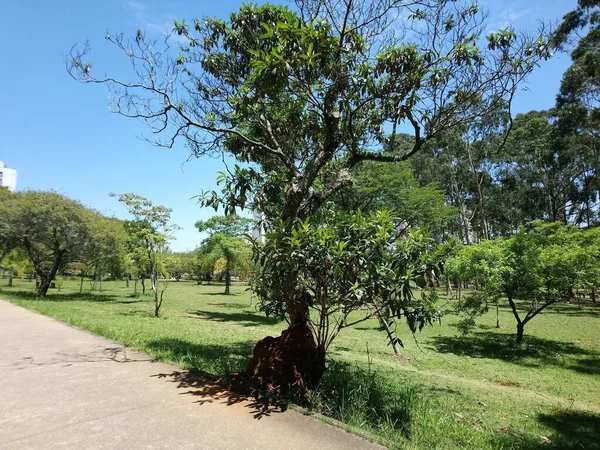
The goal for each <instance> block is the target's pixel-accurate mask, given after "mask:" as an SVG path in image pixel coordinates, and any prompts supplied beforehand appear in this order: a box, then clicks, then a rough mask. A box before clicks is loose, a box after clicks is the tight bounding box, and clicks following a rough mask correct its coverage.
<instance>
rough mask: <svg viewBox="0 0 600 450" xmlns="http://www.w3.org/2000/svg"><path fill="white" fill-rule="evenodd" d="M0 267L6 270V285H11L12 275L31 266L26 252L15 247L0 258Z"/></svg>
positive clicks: (20, 272)
mask: <svg viewBox="0 0 600 450" xmlns="http://www.w3.org/2000/svg"><path fill="white" fill-rule="evenodd" d="M0 267H1V268H2V269H4V270H5V271H7V272H8V287H12V285H13V277H14V276H15V275H16V274H22V273H24V272H25V271H26V270H28V269H31V267H32V266H31V262H30V261H29V258H28V256H27V252H25V250H23V249H22V248H16V249H13V250H12V251H11V252H9V253H8V254H7V255H6V256H5V257H4V259H0Z"/></svg>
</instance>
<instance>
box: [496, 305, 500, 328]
mask: <svg viewBox="0 0 600 450" xmlns="http://www.w3.org/2000/svg"><path fill="white" fill-rule="evenodd" d="M496 328H500V308H499V306H498V302H496Z"/></svg>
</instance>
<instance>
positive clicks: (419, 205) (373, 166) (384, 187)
mask: <svg viewBox="0 0 600 450" xmlns="http://www.w3.org/2000/svg"><path fill="white" fill-rule="evenodd" d="M353 178H354V185H353V186H352V187H348V188H346V189H344V190H342V191H340V193H339V195H338V196H336V197H335V199H334V202H335V203H336V204H337V205H339V207H340V208H341V209H342V210H343V211H347V212H350V211H356V210H359V209H360V210H361V211H363V212H369V211H377V210H381V209H386V210H388V211H391V212H392V213H393V214H394V215H395V216H397V217H398V218H399V219H401V220H402V221H403V222H404V223H405V226H406V227H409V226H411V227H413V228H425V229H427V230H430V231H432V232H434V233H436V234H437V235H440V234H441V231H442V230H444V229H445V228H447V222H448V221H449V220H451V219H453V218H454V217H455V216H456V209H455V208H453V207H452V206H448V205H446V199H445V195H444V192H443V191H442V190H441V189H439V187H438V186H437V185H436V184H433V183H430V184H427V185H425V186H420V184H419V182H418V180H417V179H416V178H415V176H414V173H413V170H412V169H411V167H410V166H409V165H408V163H407V162H399V163H387V164H384V163H377V162H370V161H369V162H364V163H363V164H361V165H359V166H357V167H356V168H355V169H354V170H353Z"/></svg>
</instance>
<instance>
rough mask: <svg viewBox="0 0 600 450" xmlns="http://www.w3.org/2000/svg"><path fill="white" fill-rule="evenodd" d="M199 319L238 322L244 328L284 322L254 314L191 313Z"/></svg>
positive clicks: (200, 311)
mask: <svg viewBox="0 0 600 450" xmlns="http://www.w3.org/2000/svg"><path fill="white" fill-rule="evenodd" d="M190 314H192V315H193V316H196V318H198V319H204V320H212V321H213V322H236V323H238V324H240V325H242V326H244V327H257V326H261V325H277V324H279V323H281V322H282V320H281V319H279V318H278V317H267V316H262V315H259V314H256V313H253V312H237V313H224V312H217V311H202V310H196V311H190Z"/></svg>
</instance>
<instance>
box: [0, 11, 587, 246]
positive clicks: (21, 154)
mask: <svg viewBox="0 0 600 450" xmlns="http://www.w3.org/2000/svg"><path fill="white" fill-rule="evenodd" d="M240 4H241V2H239V1H234V0H220V1H215V0H197V1H174V0H171V1H159V0H135V1H117V0H102V1H82V0H76V1H72V0H58V1H55V2H49V1H43V0H24V1H18V2H17V1H12V2H11V1H7V0H5V1H2V2H0V41H1V42H3V43H4V45H3V58H2V60H3V64H2V68H1V69H0V87H1V89H2V94H3V98H2V106H0V136H1V139H0V160H3V161H4V162H5V163H6V164H7V165H8V166H10V167H14V168H16V169H17V170H18V189H19V190H22V189H54V190H57V191H58V192H60V193H62V194H65V195H67V196H69V197H71V198H74V199H77V200H79V201H81V202H82V203H84V204H86V205H88V206H91V207H94V208H96V209H98V210H100V211H102V212H103V213H105V214H109V215H116V216H117V217H126V213H125V210H124V208H122V207H121V205H120V204H119V203H118V202H117V201H116V200H115V199H112V198H109V196H108V193H109V192H117V193H123V192H135V193H137V194H140V195H143V196H145V197H148V198H149V199H151V200H152V201H153V202H154V203H156V204H163V205H165V206H168V207H170V208H172V209H173V215H172V218H173V222H174V223H176V224H178V225H179V226H180V227H182V229H181V230H180V231H179V232H178V233H177V240H176V241H175V242H173V245H172V247H173V248H174V249H175V250H187V249H193V248H194V247H196V246H197V245H198V243H199V242H200V240H201V236H200V235H199V233H198V232H197V231H196V230H195V228H194V222H195V221H196V220H198V219H205V218H208V217H210V216H211V215H213V214H214V211H213V210H211V209H200V208H199V207H198V206H197V204H196V202H195V201H194V200H190V198H191V197H193V196H194V195H197V194H198V193H199V192H200V191H201V190H202V189H208V188H212V187H214V186H215V178H216V172H218V171H220V170H222V168H223V167H222V162H221V161H220V160H219V159H211V158H208V157H206V158H202V159H195V160H192V161H189V162H186V160H187V158H188V153H187V150H186V149H185V147H184V145H183V142H179V144H178V145H177V146H176V147H174V148H173V149H170V150H167V149H162V148H155V147H152V146H151V145H149V144H148V143H146V142H143V141H141V140H140V139H138V138H137V136H140V135H141V134H143V132H144V131H145V128H144V127H143V125H141V124H139V123H137V122H135V121H132V120H128V119H125V118H123V117H120V116H117V115H115V114H111V113H109V112H108V109H107V94H108V92H107V90H106V88H105V87H102V86H90V85H81V84H78V83H76V82H75V81H73V80H72V79H71V78H70V77H69V76H68V75H67V73H66V71H65V67H64V62H63V57H62V55H63V54H64V53H67V52H68V51H69V49H70V48H71V46H72V45H73V44H75V43H82V42H84V41H85V40H86V39H88V38H89V40H90V43H91V46H92V51H93V58H92V60H93V61H94V71H100V73H104V72H107V73H115V72H119V71H120V70H121V69H122V67H124V65H123V64H124V63H126V61H125V60H123V59H122V58H121V55H119V54H118V53H116V52H114V51H113V49H112V48H111V47H110V46H109V44H108V43H106V42H105V40H104V35H105V33H106V30H109V31H110V32H111V33H115V32H120V31H123V32H125V33H130V34H133V33H135V31H136V30H137V29H138V28H142V29H144V30H145V31H146V32H147V33H162V32H164V31H168V30H170V29H171V28H172V25H171V24H172V21H173V19H179V20H180V19H184V18H185V19H186V20H187V21H188V22H189V21H190V20H191V19H193V18H195V17H203V16H213V15H217V16H224V15H226V14H227V13H229V12H231V11H233V10H235V9H237V8H238V7H239V5H240ZM575 4H576V0H527V1H525V0H520V1H517V0H504V1H496V0H486V1H482V2H481V5H482V6H483V7H484V9H487V10H488V11H489V20H488V24H489V26H488V28H489V29H490V30H493V29H497V28H500V27H505V26H507V25H511V24H512V25H513V26H514V27H515V28H517V29H530V28H535V27H536V25H537V22H538V21H540V20H544V21H553V22H555V21H557V20H558V19H559V18H560V17H562V16H563V15H564V14H565V13H566V12H567V11H569V10H571V9H573V8H574V7H575ZM113 56H114V57H113ZM568 65H569V58H568V56H567V55H562V54H559V55H557V56H555V58H553V59H552V60H551V61H548V62H546V63H544V64H543V65H542V66H541V67H540V68H538V69H537V70H536V71H535V72H534V73H533V74H532V76H531V77H530V79H529V82H528V84H527V86H525V90H524V91H522V92H520V93H519V95H518V96H517V98H516V99H515V103H514V107H513V112H515V113H518V112H526V111H529V110H532V109H545V108H549V107H551V106H552V105H553V103H554V97H555V95H556V92H557V90H558V86H559V83H560V79H561V76H562V73H563V72H564V70H565V69H566V68H567V67H568Z"/></svg>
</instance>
